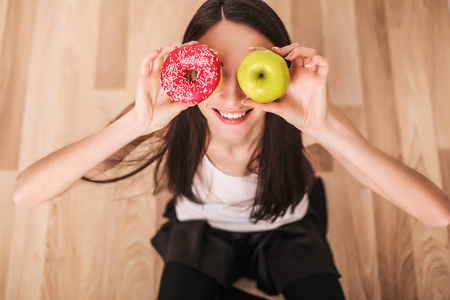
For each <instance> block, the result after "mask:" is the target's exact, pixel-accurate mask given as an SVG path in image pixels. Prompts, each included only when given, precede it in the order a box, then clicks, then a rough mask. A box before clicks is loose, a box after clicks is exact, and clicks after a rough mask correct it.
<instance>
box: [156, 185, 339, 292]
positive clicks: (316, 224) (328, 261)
mask: <svg viewBox="0 0 450 300" xmlns="http://www.w3.org/2000/svg"><path fill="white" fill-rule="evenodd" d="M309 201H310V202H309V207H308V211H307V213H306V215H305V216H304V217H303V219H301V220H299V221H297V222H294V223H290V224H286V225H283V226H280V227H278V228H276V229H272V230H267V231H256V232H230V231H225V230H221V229H217V228H213V227H211V226H210V225H209V224H208V223H207V222H206V221H204V220H191V221H183V222H180V221H179V220H178V219H177V217H176V211H175V206H174V200H173V199H172V200H171V201H169V202H168V204H167V207H166V211H165V213H164V216H165V217H167V218H168V221H167V222H166V223H164V224H163V225H162V226H161V228H160V229H159V231H158V232H157V233H156V235H155V236H154V237H153V238H152V239H151V243H152V245H153V246H154V247H155V249H156V250H157V251H158V253H159V254H160V255H161V257H162V258H163V260H164V262H177V263H182V264H184V265H187V266H190V267H192V268H194V269H196V270H198V271H201V272H203V273H205V274H207V275H209V276H211V277H213V278H215V279H216V280H217V281H218V282H220V283H221V284H222V285H223V286H224V287H229V286H231V284H232V283H233V282H234V281H235V280H237V279H239V278H241V277H247V278H250V279H254V280H256V282H257V287H258V288H259V289H260V290H262V291H264V292H265V293H266V294H268V295H278V294H280V293H281V292H282V290H283V289H284V288H285V287H287V286H288V285H289V284H290V283H293V282H294V281H297V280H300V279H303V278H305V277H307V276H309V275H313V274H318V273H331V274H335V275H337V276H338V277H339V278H340V277H341V274H340V273H339V272H338V270H337V268H336V266H335V264H334V260H333V255H332V253H331V249H330V247H329V244H328V241H327V239H326V232H327V209H326V200H325V191H324V187H323V182H322V179H321V178H320V177H318V178H316V179H315V183H314V187H313V189H312V190H311V192H310V193H309Z"/></svg>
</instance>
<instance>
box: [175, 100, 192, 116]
mask: <svg viewBox="0 0 450 300" xmlns="http://www.w3.org/2000/svg"><path fill="white" fill-rule="evenodd" d="M170 102H172V103H170V105H169V111H170V116H171V117H172V118H175V117H176V116H178V114H180V113H181V112H182V111H183V110H186V109H188V108H189V107H193V106H196V105H197V104H196V103H183V102H175V101H170Z"/></svg>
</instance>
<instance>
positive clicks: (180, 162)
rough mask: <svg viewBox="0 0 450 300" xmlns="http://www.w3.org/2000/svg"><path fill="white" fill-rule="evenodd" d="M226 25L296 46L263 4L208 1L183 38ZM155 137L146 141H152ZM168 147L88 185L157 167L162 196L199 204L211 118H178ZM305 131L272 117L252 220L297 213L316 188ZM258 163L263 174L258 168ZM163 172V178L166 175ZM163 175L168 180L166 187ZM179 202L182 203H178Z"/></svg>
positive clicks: (261, 149) (256, 158)
mask: <svg viewBox="0 0 450 300" xmlns="http://www.w3.org/2000/svg"><path fill="white" fill-rule="evenodd" d="M222 20H228V21H232V22H236V23H240V24H243V25H246V26H248V27H250V28H252V29H254V30H256V31H258V32H260V33H262V34H263V35H264V36H266V37H267V38H268V39H269V40H270V41H272V43H273V44H274V45H276V46H278V47H283V46H286V45H289V44H291V40H290V38H289V34H288V32H287V30H286V28H285V26H284V24H283V22H282V21H281V19H280V18H279V17H278V15H277V14H276V13H275V12H274V11H273V10H272V8H270V6H268V5H267V4H266V3H265V2H263V1H262V0H208V1H206V2H205V3H204V4H203V5H202V6H201V7H200V8H199V9H198V11H197V12H196V13H195V15H194V17H193V18H192V20H191V22H190V23H189V25H188V27H187V29H186V32H185V34H184V37H183V43H186V42H189V41H193V40H198V39H199V38H200V37H201V36H202V35H203V34H205V33H206V31H208V30H209V29H210V28H211V27H213V26H214V25H216V24H217V23H219V22H220V21H222ZM151 136H153V135H149V136H147V137H145V138H141V139H140V140H139V141H138V142H136V141H135V142H134V143H135V144H139V143H140V142H142V140H143V139H146V138H150V137H151ZM160 136H162V142H161V145H160V147H159V149H157V151H156V152H153V154H152V155H151V156H150V158H149V159H147V160H146V162H145V163H144V164H142V165H141V166H140V167H138V168H137V169H136V170H134V171H133V172H131V173H128V174H126V175H124V176H120V177H116V178H113V179H109V180H91V179H88V178H84V179H85V180H88V181H92V182H98V183H107V182H115V181H119V180H122V179H125V178H128V177H130V176H132V175H134V174H136V173H138V172H140V171H141V170H143V169H144V168H146V167H147V166H149V165H151V164H153V163H154V162H156V167H155V171H154V182H155V187H156V189H155V190H156V191H157V190H158V187H161V185H162V182H164V184H166V185H167V187H168V189H169V191H171V192H172V193H173V194H174V196H178V195H183V196H185V197H187V198H188V199H190V200H191V201H193V202H196V203H202V201H201V199H198V197H197V196H196V195H195V194H194V193H193V191H192V182H193V178H194V175H195V173H196V171H197V168H198V165H199V163H200V162H201V160H202V158H203V156H204V155H205V153H206V149H207V147H208V145H207V140H208V139H207V137H208V136H209V130H208V125H207V122H206V118H205V117H204V116H203V114H202V113H201V111H200V110H199V108H198V107H197V106H194V107H191V108H188V109H187V110H185V111H183V112H181V113H180V114H179V115H178V116H177V117H175V118H174V119H173V120H172V121H171V123H170V124H169V125H168V126H167V128H166V129H165V130H164V133H163V134H160ZM303 150H304V149H303V144H302V137H301V131H299V130H298V129H297V128H295V127H294V126H292V125H291V124H289V123H287V122H286V121H285V120H284V119H283V118H281V117H279V116H277V115H275V114H271V113H266V115H265V125H264V132H263V135H262V137H261V140H260V141H259V144H258V146H257V147H256V150H255V152H254V153H253V155H252V159H251V160H250V162H249V163H248V166H247V168H248V170H249V171H251V172H255V170H256V169H257V173H258V186H257V190H256V195H255V201H254V205H253V209H252V212H251V218H252V219H253V221H254V222H255V223H256V222H257V221H259V220H270V221H272V222H273V221H275V219H276V218H277V217H278V216H283V215H284V214H285V213H286V211H287V209H288V208H289V206H291V207H292V211H293V210H294V208H295V206H297V205H298V204H299V203H300V201H301V199H302V198H303V195H304V193H308V192H309V191H310V188H311V187H312V186H311V185H312V182H313V178H314V172H313V169H312V167H311V165H310V163H309V161H308V159H307V158H306V157H305V155H304V152H303ZM254 163H256V165H257V168H256V169H255V168H254V167H251V166H254V165H255V164H254ZM161 168H164V169H162V170H163V172H161ZM161 174H164V176H163V178H164V180H162V181H161ZM175 199H176V197H175Z"/></svg>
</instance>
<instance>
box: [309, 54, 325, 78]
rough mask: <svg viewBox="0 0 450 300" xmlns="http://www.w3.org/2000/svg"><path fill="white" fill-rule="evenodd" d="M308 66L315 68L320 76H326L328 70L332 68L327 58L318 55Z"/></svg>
mask: <svg viewBox="0 0 450 300" xmlns="http://www.w3.org/2000/svg"><path fill="white" fill-rule="evenodd" d="M306 67H308V68H313V69H314V70H315V72H316V73H318V74H320V76H322V77H326V76H327V75H328V70H329V69H330V63H329V62H328V60H327V59H326V58H324V57H322V56H320V55H316V56H314V57H313V59H312V60H311V62H310V63H309V64H308V65H306Z"/></svg>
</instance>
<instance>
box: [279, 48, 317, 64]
mask: <svg viewBox="0 0 450 300" xmlns="http://www.w3.org/2000/svg"><path fill="white" fill-rule="evenodd" d="M315 55H316V50H315V49H312V48H305V47H297V48H294V49H292V51H291V52H289V53H288V54H287V55H286V56H285V59H287V60H291V61H293V60H295V59H297V58H299V57H304V58H305V59H306V62H305V63H308V61H309V60H310V59H311V58H312V57H313V56H315ZM302 61H303V58H302Z"/></svg>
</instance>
